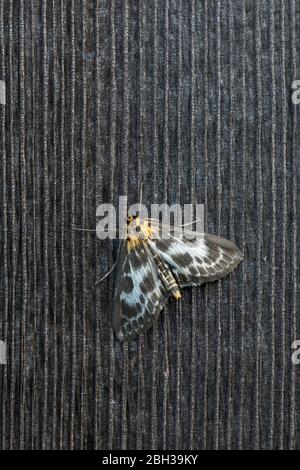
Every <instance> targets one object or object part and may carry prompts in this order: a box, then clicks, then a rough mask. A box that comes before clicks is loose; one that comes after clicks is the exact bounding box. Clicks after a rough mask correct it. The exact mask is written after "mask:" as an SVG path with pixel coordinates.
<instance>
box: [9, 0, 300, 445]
mask: <svg viewBox="0 0 300 470" xmlns="http://www.w3.org/2000/svg"><path fill="white" fill-rule="evenodd" d="M299 15H300V7H299V2H298V1H297V0H255V1H253V0H234V1H233V0H201V1H197V0H189V1H181V0H165V1H158V0H143V1H142V0H140V1H129V0H128V1H127V0H124V1H120V0H109V1H108V0H97V1H79V0H73V1H71V0H68V1H59V0H53V1H51V0H47V1H46V0H40V1H38V0H32V1H29V0H19V1H17V2H16V1H13V0H11V1H9V0H0V67H1V69H0V74H1V76H0V78H1V79H3V80H5V82H6V87H7V104H6V106H3V105H0V108H1V109H0V119H1V121H0V122H1V145H0V149H1V150H0V151H1V174H0V178H1V197H0V202H1V206H0V207H1V219H0V235H1V248H0V260H1V262H0V309H1V310H0V315H1V316H0V339H2V340H5V341H6V342H7V345H8V364H7V366H0V367H1V375H0V385H1V391H0V400H1V401H0V433H1V439H0V447H1V448H3V449H23V448H25V449H32V448H33V449H50V448H54V449H61V448H63V449H81V448H84V449H87V448H97V449H98V448H103V449H108V448H110V449H111V448H114V449H120V448H123V449H126V448H131V449H139V448H145V449H150V448H153V449H164V448H165V449H200V448H204V449H210V448H215V449H224V448H226V449H229V448H241V449H247V448H251V449H254V448H273V449H275V448H299V447H300V440H299V435H297V429H298V428H299V424H300V423H299V400H300V397H299V386H300V384H299V371H300V369H297V366H293V365H292V362H291V353H292V348H291V345H292V342H293V341H294V339H297V338H298V339H300V332H299V327H300V325H299V307H300V305H299V294H298V290H299V287H298V286H299V270H298V266H299V236H298V229H299V206H298V207H297V200H298V197H299V189H298V188H299V173H300V170H299V156H300V155H299V106H298V108H297V107H296V106H294V105H293V104H292V102H291V92H292V88H291V86H292V81H293V80H294V79H296V78H298V79H300V75H299V38H300V32H299V25H300V17H299ZM297 68H298V76H297ZM297 113H298V124H297ZM297 126H298V127H297ZM142 179H143V180H144V182H145V191H144V202H145V203H146V204H150V203H152V202H169V203H175V202H181V203H187V202H190V201H194V202H196V201H197V202H199V203H204V204H205V213H206V227H207V230H208V231H210V232H212V233H216V234H218V233H219V234H221V235H222V236H224V237H227V238H230V239H232V240H235V241H236V243H237V245H238V246H239V247H240V248H241V249H242V250H243V252H244V258H245V259H244V262H243V263H242V264H241V265H240V267H239V268H238V269H237V270H236V271H235V272H234V273H233V274H232V275H231V276H230V277H228V278H226V279H224V280H222V281H220V282H217V283H214V284H211V285H209V286H206V287H204V288H199V289H194V290H187V291H186V292H185V293H184V296H183V299H182V302H181V303H180V304H179V307H178V308H175V304H174V302H171V303H170V304H169V306H168V308H167V310H166V311H165V312H164V313H163V314H162V315H161V317H160V319H159V321H158V323H157V325H156V327H155V328H154V329H153V330H151V331H149V333H148V334H146V335H144V336H143V337H141V338H140V339H139V340H137V341H134V342H132V343H130V344H129V345H126V344H124V345H121V344H120V343H118V342H117V340H116V339H115V338H114V337H113V333H112V329H111V326H110V317H111V309H112V288H113V278H112V277H111V278H109V279H107V280H105V282H103V283H102V284H101V285H99V286H97V287H95V281H96V280H97V279H99V278H100V277H101V276H102V275H103V274H104V273H105V272H106V271H107V270H108V269H109V267H110V266H111V265H112V262H113V256H114V253H115V252H114V247H113V244H112V243H111V242H107V241H104V242H102V241H99V240H97V238H96V237H95V236H94V234H85V233H77V232H74V231H72V230H71V226H72V224H75V225H77V226H79V227H94V226H95V223H96V216H95V214H96V207H97V205H98V204H99V203H100V202H114V203H115V204H116V203H117V202H118V196H119V195H125V194H128V196H129V201H130V202H131V203H132V202H136V201H137V197H138V192H139V185H140V182H141V180H142ZM298 367H300V366H298Z"/></svg>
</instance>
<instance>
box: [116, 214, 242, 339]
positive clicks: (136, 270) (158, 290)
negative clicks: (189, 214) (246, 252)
mask: <svg viewBox="0 0 300 470" xmlns="http://www.w3.org/2000/svg"><path fill="white" fill-rule="evenodd" d="M191 233H193V234H194V235H196V236H194V237H193V238H192V237H190V234H191ZM241 259H242V255H241V252H240V251H239V249H238V248H237V247H236V246H235V245H234V244H233V243H232V242H230V241H228V240H225V239H224V238H221V237H218V236H214V235H209V234H195V232H189V231H187V230H184V231H182V229H181V227H176V226H171V225H167V224H162V223H161V222H159V221H157V220H153V219H143V218H141V217H140V216H139V213H137V214H136V215H135V216H128V218H127V236H126V238H125V239H124V240H123V241H122V242H121V244H120V247H119V253H118V259H117V270H116V278H115V293H114V307H113V315H112V326H113V329H114V332H115V334H116V336H117V338H118V339H119V340H120V341H124V340H131V339H133V338H135V337H136V336H137V335H139V334H140V333H142V332H144V331H145V330H148V329H149V328H150V327H151V326H152V325H153V323H154V322H155V321H156V320H157V318H158V316H159V314H160V312H161V311H162V310H163V308H164V307H165V305H166V303H167V302H168V300H169V298H170V297H173V298H174V299H176V300H177V301H179V300H180V299H181V296H182V295H181V289H183V288H185V287H189V286H200V285H201V284H203V283H205V282H211V281H215V280H216V279H220V278H222V277H224V276H226V275H227V274H228V273H230V272H231V271H233V270H234V269H235V268H236V267H237V266H238V264H239V262H240V261H241Z"/></svg>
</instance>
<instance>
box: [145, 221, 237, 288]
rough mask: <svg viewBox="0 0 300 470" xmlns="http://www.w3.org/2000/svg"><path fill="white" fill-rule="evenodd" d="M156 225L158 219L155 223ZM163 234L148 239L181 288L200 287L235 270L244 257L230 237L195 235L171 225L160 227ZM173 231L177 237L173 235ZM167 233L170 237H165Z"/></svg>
mask: <svg viewBox="0 0 300 470" xmlns="http://www.w3.org/2000/svg"><path fill="white" fill-rule="evenodd" d="M153 225H155V222H153ZM160 230H161V233H160V235H161V236H160V237H159V238H157V239H153V240H150V241H149V244H150V247H151V250H152V251H153V252H156V253H158V254H159V256H160V257H161V258H162V259H163V260H164V262H165V263H166V264H167V265H168V266H169V268H170V270H171V271H172V273H173V275H174V277H175V279H176V280H177V282H178V284H179V286H180V287H188V286H199V285H201V284H203V283H205V282H211V281H215V280H217V279H220V278H222V277H224V276H226V275H227V274H229V273H230V272H231V271H233V270H234V269H235V268H236V267H237V265H238V264H239V263H240V261H241V259H242V255H241V253H240V251H239V250H238V248H237V247H236V246H235V245H234V244H233V243H232V242H230V241H229V240H226V239H224V238H221V237H217V236H215V235H209V234H196V236H195V232H191V231H187V230H185V231H182V229H181V228H180V229H179V228H177V229H176V227H175V231H174V227H170V226H160ZM172 233H174V236H172ZM164 234H165V235H166V234H167V235H168V236H169V238H168V239H164Z"/></svg>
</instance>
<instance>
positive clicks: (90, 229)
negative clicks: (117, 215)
mask: <svg viewBox="0 0 300 470" xmlns="http://www.w3.org/2000/svg"><path fill="white" fill-rule="evenodd" d="M71 227H72V230H77V231H78V232H96V229H95V228H80V227H75V225H71Z"/></svg>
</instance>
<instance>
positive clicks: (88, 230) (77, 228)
mask: <svg viewBox="0 0 300 470" xmlns="http://www.w3.org/2000/svg"><path fill="white" fill-rule="evenodd" d="M71 227H72V230H76V231H77V232H96V229H95V228H80V227H75V225H72V226H71ZM107 233H108V232H107ZM116 236H117V237H118V236H119V230H116Z"/></svg>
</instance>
